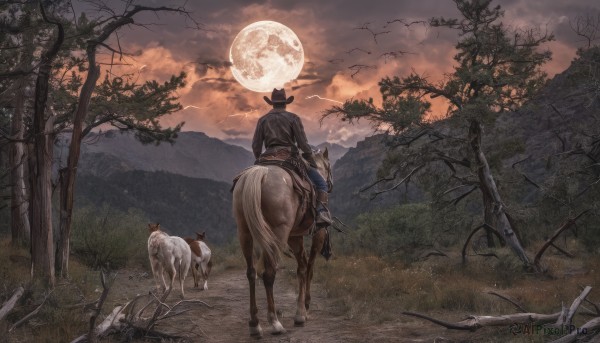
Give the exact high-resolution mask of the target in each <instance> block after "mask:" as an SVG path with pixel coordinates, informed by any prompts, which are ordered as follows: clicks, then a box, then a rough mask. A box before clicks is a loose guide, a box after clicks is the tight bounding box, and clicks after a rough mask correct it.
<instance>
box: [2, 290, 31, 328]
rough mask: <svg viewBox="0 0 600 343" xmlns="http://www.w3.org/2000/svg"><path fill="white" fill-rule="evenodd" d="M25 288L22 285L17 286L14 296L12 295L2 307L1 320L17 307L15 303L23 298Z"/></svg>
mask: <svg viewBox="0 0 600 343" xmlns="http://www.w3.org/2000/svg"><path fill="white" fill-rule="evenodd" d="M24 291H25V290H24V289H23V287H22V286H20V287H19V288H17V290H16V291H15V292H14V293H13V295H12V297H10V299H8V300H7V301H6V302H5V303H4V304H3V305H2V307H1V308H0V320H2V319H4V317H6V315H7V314H8V313H9V312H10V311H12V309H13V308H14V307H15V305H16V304H17V301H19V299H21V297H22V296H23V292H24Z"/></svg>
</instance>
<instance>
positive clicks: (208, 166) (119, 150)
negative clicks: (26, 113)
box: [56, 131, 254, 182]
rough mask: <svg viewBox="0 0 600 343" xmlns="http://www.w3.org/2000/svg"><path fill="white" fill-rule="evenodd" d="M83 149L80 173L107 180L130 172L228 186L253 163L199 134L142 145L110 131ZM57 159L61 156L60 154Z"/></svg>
mask: <svg viewBox="0 0 600 343" xmlns="http://www.w3.org/2000/svg"><path fill="white" fill-rule="evenodd" d="M85 141H86V142H92V143H89V144H83V145H82V153H81V160H80V165H79V171H80V172H81V173H82V174H92V175H96V176H107V175H110V174H112V173H116V172H125V171H132V170H144V171H165V172H169V173H173V174H179V175H183V176H189V177H195V178H207V179H211V180H216V181H224V182H231V180H232V179H233V178H234V177H235V175H237V174H238V173H239V172H240V171H241V170H243V169H244V168H246V167H248V166H250V165H252V164H253V163H254V158H253V156H252V153H250V152H249V151H247V150H245V149H243V148H241V147H238V146H233V145H230V144H227V143H224V142H222V141H220V140H218V139H216V138H211V137H208V136H207V135H205V134H204V133H201V132H181V133H179V137H178V138H177V139H176V140H175V143H174V144H169V143H161V144H160V145H158V146H156V145H153V144H149V145H143V144H141V143H140V142H138V141H136V140H135V138H134V136H133V134H130V133H120V132H117V131H109V132H107V133H104V134H103V135H98V134H91V135H90V136H89V137H86V139H85ZM61 143H62V147H63V148H62V149H63V150H62V156H64V158H63V161H61V164H62V165H64V164H65V163H66V156H67V149H68V147H67V144H65V142H64V141H63V142H61ZM56 156H61V152H60V151H59V152H58V153H57V154H56Z"/></svg>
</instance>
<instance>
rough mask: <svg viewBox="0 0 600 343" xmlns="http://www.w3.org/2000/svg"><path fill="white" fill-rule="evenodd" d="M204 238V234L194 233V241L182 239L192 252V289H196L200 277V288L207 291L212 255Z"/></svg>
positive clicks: (187, 238)
mask: <svg viewBox="0 0 600 343" xmlns="http://www.w3.org/2000/svg"><path fill="white" fill-rule="evenodd" d="M205 238H206V232H202V233H198V232H196V239H194V238H191V237H186V238H184V240H185V241H186V242H187V243H188V244H189V245H190V249H191V250H192V260H191V263H192V265H191V268H192V275H193V276H194V287H198V285H199V282H198V281H199V280H200V275H202V278H203V279H204V285H202V288H201V289H202V290H206V289H208V275H209V274H210V270H211V269H212V260H211V256H212V253H211V251H210V248H209V247H208V245H206V243H205V242H204V239H205Z"/></svg>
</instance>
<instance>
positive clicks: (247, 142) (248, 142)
mask: <svg viewBox="0 0 600 343" xmlns="http://www.w3.org/2000/svg"><path fill="white" fill-rule="evenodd" d="M223 142H225V143H227V144H231V145H236V146H240V147H242V148H244V149H246V150H248V151H250V152H252V139H250V138H225V139H224V140H223Z"/></svg>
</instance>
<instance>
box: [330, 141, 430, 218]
mask: <svg viewBox="0 0 600 343" xmlns="http://www.w3.org/2000/svg"><path fill="white" fill-rule="evenodd" d="M386 152H387V147H386V144H385V136H384V135H375V136H372V137H367V138H365V140H363V141H360V142H358V143H357V145H356V147H355V148H350V149H348V152H347V153H345V154H344V155H343V156H342V157H341V158H340V159H339V160H337V162H336V163H335V165H334V167H333V171H332V172H333V180H334V186H333V192H332V194H331V199H330V202H329V205H330V207H331V210H332V212H333V215H336V216H339V217H340V218H343V219H346V220H350V219H353V218H354V217H355V216H356V215H358V214H360V213H364V212H369V211H372V210H375V209H379V208H385V207H390V206H393V205H396V204H399V203H401V202H414V201H418V200H421V199H422V194H421V192H420V191H419V190H418V189H417V188H416V187H415V185H414V184H409V186H408V189H407V188H405V187H399V188H398V189H397V190H394V191H391V192H387V193H384V194H381V195H379V196H377V197H376V198H375V199H373V200H371V199H370V194H371V191H370V190H366V191H364V192H360V190H361V189H363V188H365V187H366V186H369V185H370V184H372V183H373V182H375V181H376V180H377V170H378V169H379V167H380V165H381V162H382V161H383V159H384V158H385V156H386Z"/></svg>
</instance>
